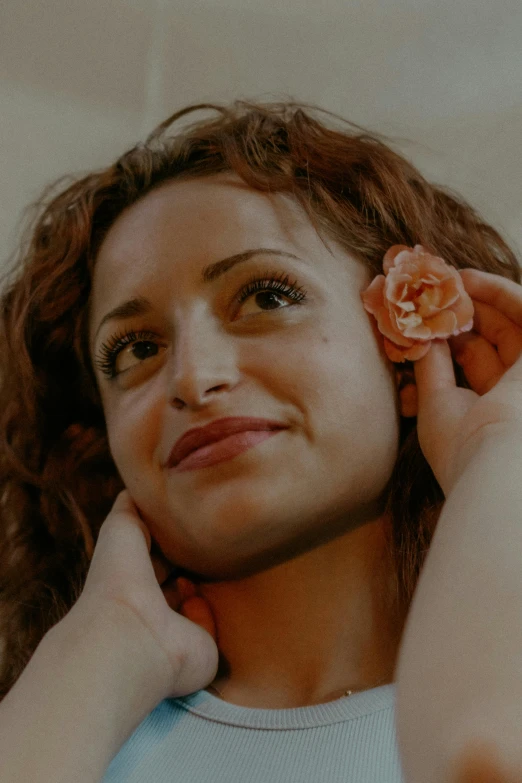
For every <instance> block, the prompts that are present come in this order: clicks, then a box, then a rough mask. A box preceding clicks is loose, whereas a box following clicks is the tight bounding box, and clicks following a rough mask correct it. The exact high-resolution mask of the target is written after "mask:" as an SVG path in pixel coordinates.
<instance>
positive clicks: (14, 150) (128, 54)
mask: <svg viewBox="0 0 522 783" xmlns="http://www.w3.org/2000/svg"><path fill="white" fill-rule="evenodd" d="M239 98H241V99H249V100H263V101H266V100H285V99H292V100H296V101H309V102H312V103H317V104H319V105H320V106H322V107H323V108H325V109H328V110H330V111H333V112H336V113H338V114H341V115H342V116H343V117H345V118H346V119H348V120H351V121H353V122H356V123H358V124H361V125H364V126H365V127H367V128H368V129H370V130H376V131H378V132H380V133H384V134H386V135H389V136H391V137H392V138H394V139H395V148H396V149H397V150H398V151H399V152H402V153H403V154H404V155H405V156H406V157H407V158H409V159H410V160H411V161H412V162H413V163H414V164H416V165H417V166H418V168H419V169H420V170H421V172H422V173H423V174H424V176H425V177H427V178H428V179H430V180H431V181H433V182H436V183H439V184H444V185H446V186H448V187H450V188H451V189H453V190H454V191H456V192H457V193H459V194H461V195H462V196H464V198H466V199H467V200H468V201H469V202H470V203H471V204H472V205H473V206H475V207H476V208H477V209H478V210H479V211H480V212H481V213H482V215H483V216H484V217H485V218H486V219H487V220H488V221H489V222H491V223H492V224H493V225H494V226H495V227H496V228H497V230H499V231H500V232H501V233H502V234H503V236H504V237H505V239H507V241H508V242H509V243H510V244H511V245H512V247H513V248H514V250H515V252H516V253H517V254H518V257H519V258H520V257H521V255H522V252H521V251H522V221H521V216H522V186H521V171H522V166H521V142H522V2H521V0H489V2H488V1H487V0H389V2H386V0H381V1H380V2H376V0H314V2H311V0H262V1H261V2H255V0H206V2H201V0H183V1H182V2H180V1H179V0H170V1H169V0H88V2H86V0H32V2H22V1H21V0H1V1H0V166H1V168H0V170H1V177H0V268H1V266H2V265H3V264H5V263H6V259H7V258H8V256H9V255H10V253H11V252H12V251H13V249H14V247H15V245H16V243H17V241H18V236H19V230H20V219H21V216H22V211H23V209H24V207H25V206H26V205H27V204H29V202H31V201H32V200H33V199H35V198H37V197H38V195H39V193H40V192H41V190H42V188H43V187H44V186H45V185H46V184H48V183H50V182H51V181H53V180H54V179H56V178H57V177H59V176H61V175H64V174H69V173H73V174H82V173H84V172H86V171H87V170H89V169H90V168H93V167H95V168H96V167H102V166H105V165H107V164H109V163H111V162H112V160H113V159H114V158H115V156H118V155H119V154H121V153H122V152H123V151H124V150H126V149H127V148H129V147H131V146H133V145H134V143H135V142H137V141H139V140H140V139H143V138H144V137H145V135H146V134H147V132H149V131H150V130H151V129H152V128H153V127H154V125H156V124H157V123H158V122H160V121H161V120H162V119H164V118H165V117H167V116H168V115H170V114H172V113H173V112H174V111H176V110H179V109H181V108H183V107H184V106H186V105H188V104H189V103H198V102H204V101H210V102H218V103H222V102H227V101H232V100H234V99H239ZM206 116H211V115H210V113H209V114H208V115H206ZM204 117H205V114H204V113H203V112H198V113H195V114H194V115H192V121H194V120H197V119H203V118H204Z"/></svg>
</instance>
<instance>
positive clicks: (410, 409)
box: [399, 383, 418, 419]
mask: <svg viewBox="0 0 522 783" xmlns="http://www.w3.org/2000/svg"><path fill="white" fill-rule="evenodd" d="M399 399H400V401H401V416H404V418H406V419H409V418H412V417H414V416H416V415H417V411H418V399H417V386H416V385H415V384H414V383H408V385H407V386H403V388H402V389H401V390H400V391H399Z"/></svg>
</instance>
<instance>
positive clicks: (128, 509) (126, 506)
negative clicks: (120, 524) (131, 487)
mask: <svg viewBox="0 0 522 783" xmlns="http://www.w3.org/2000/svg"><path fill="white" fill-rule="evenodd" d="M120 513H121V514H126V515H128V516H129V518H132V519H133V521H134V524H135V526H137V527H138V528H139V529H140V530H141V532H142V533H143V535H144V536H145V541H146V543H147V549H148V551H149V552H150V550H151V547H152V537H151V535H150V530H149V529H148V527H147V525H146V524H145V522H144V521H143V519H142V518H141V516H140V513H139V511H138V508H137V506H136V504H135V503H134V501H133V499H132V497H131V495H130V492H129V491H128V490H127V489H123V490H122V491H121V492H119V493H118V495H117V496H116V500H115V501H114V503H113V506H112V509H111V510H110V512H109V517H112V516H113V515H116V514H120ZM109 517H108V518H109Z"/></svg>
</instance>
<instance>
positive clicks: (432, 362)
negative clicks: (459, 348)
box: [413, 340, 457, 408]
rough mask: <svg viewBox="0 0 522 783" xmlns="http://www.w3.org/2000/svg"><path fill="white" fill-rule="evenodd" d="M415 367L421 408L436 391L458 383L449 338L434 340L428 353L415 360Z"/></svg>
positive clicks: (453, 386)
mask: <svg viewBox="0 0 522 783" xmlns="http://www.w3.org/2000/svg"><path fill="white" fill-rule="evenodd" d="M413 369H414V372H415V383H416V385H417V396H418V401H419V408H420V407H421V406H422V405H423V402H424V401H425V400H429V398H430V397H431V395H433V393H434V392H436V391H438V390H441V389H448V388H455V387H456V385H457V381H456V378H455V370H454V369H453V362H452V359H451V351H450V348H449V345H448V341H447V340H433V341H432V343H431V345H430V349H429V351H428V353H427V354H426V355H425V356H423V357H422V359H418V360H417V361H415V362H413Z"/></svg>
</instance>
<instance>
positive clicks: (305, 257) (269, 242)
mask: <svg viewBox="0 0 522 783" xmlns="http://www.w3.org/2000/svg"><path fill="white" fill-rule="evenodd" d="M328 244H329V245H330V247H331V248H332V250H331V251H329V250H328V249H327V248H326V247H325V246H324V245H323V243H322V242H321V240H320V239H319V237H318V235H317V234H316V232H315V229H314V228H313V226H312V225H311V223H310V222H309V221H308V218H307V216H306V214H305V213H304V212H303V211H302V210H301V208H300V206H299V205H298V204H297V202H295V201H294V200H293V199H292V198H291V197H290V196H288V195H283V194H281V193H276V194H265V193H261V192H258V191H255V190H251V189H250V188H248V187H247V186H246V185H245V183H243V182H242V180H240V179H239V178H238V177H237V176H236V175H234V174H230V173H227V174H220V175H214V176H211V177H207V178H205V179H199V180H187V181H184V182H169V183H166V184H165V185H163V186H162V187H161V188H159V189H158V190H156V191H153V192H151V193H149V194H148V195H147V196H145V197H144V198H143V199H142V200H141V201H139V202H138V203H136V204H134V205H133V206H132V207H130V208H128V209H127V210H126V211H125V212H124V213H123V214H122V215H120V217H119V218H118V219H117V221H116V222H115V223H114V225H113V226H112V227H111V229H110V231H109V232H108V234H107V236H106V238H105V240H104V242H103V244H102V246H101V248H100V252H99V255H98V258H97V262H96V268H95V274H94V280H93V292H92V300H91V311H90V344H91V352H92V357H93V360H94V361H95V362H96V361H98V362H100V361H101V362H102V363H104V364H105V367H104V368H103V370H101V369H98V368H97V369H96V374H97V378H98V383H99V388H100V392H101V397H102V401H103V407H104V411H105V417H106V424H107V431H108V437H109V444H110V448H111V453H112V456H113V459H114V461H115V464H116V466H117V468H118V470H119V473H120V476H121V478H122V480H123V481H124V483H125V486H126V487H127V489H128V490H129V492H130V494H131V496H132V497H133V499H134V501H135V502H136V504H137V506H138V508H139V510H140V512H141V514H142V516H143V518H144V519H145V521H146V522H147V524H148V526H149V529H150V531H151V534H152V537H153V538H154V539H155V540H156V542H157V543H158V544H159V546H160V548H161V549H162V551H163V553H164V554H165V555H166V556H167V557H168V559H169V560H170V561H171V562H173V563H175V564H176V565H178V566H182V567H184V568H186V569H188V570H190V571H193V572H194V573H196V574H199V575H201V577H202V578H204V577H207V578H218V579H220V580H221V579H232V578H239V577H241V576H247V575H249V574H250V573H254V572H256V571H258V570H262V569H264V568H269V567H272V566H273V565H276V564H277V563H279V562H283V561H284V560H287V559H290V558H292V557H295V556H296V555H298V554H301V553H302V552H304V551H308V550H310V549H312V548H314V547H316V546H318V545H320V544H321V543H324V542H326V541H328V540H331V539H332V538H334V537H336V536H339V535H342V534H343V533H346V532H348V531H349V530H351V529H354V528H356V527H358V526H360V525H362V524H364V523H365V522H367V521H372V520H375V519H376V518H377V517H378V516H379V514H382V506H381V504H380V502H379V501H380V498H381V496H382V492H383V490H384V489H385V486H386V484H387V482H388V480H389V478H390V475H391V472H392V470H393V466H394V463H395V460H396V457H397V450H398V438H399V403H398V395H397V391H396V386H395V379H394V372H393V365H392V364H391V362H390V361H389V360H388V359H387V357H386V356H385V354H384V351H383V350H382V344H381V342H380V339H379V338H380V336H379V335H378V332H377V331H376V328H375V327H374V326H373V324H372V321H371V318H370V316H369V315H368V314H367V313H366V311H365V310H364V308H363V305H362V302H361V299H360V291H361V290H363V289H364V288H366V287H367V285H368V284H369V282H370V280H371V277H370V273H369V272H368V271H367V270H366V269H365V268H364V267H363V266H362V265H361V264H360V263H358V262H356V261H355V260H354V259H353V258H352V257H350V256H349V255H348V254H347V253H346V252H345V251H343V250H342V249H341V248H340V247H339V246H338V245H337V244H336V243H333V242H332V241H329V242H328ZM255 248H268V249H270V250H272V251H276V252H275V253H272V254H270V255H268V254H266V253H265V254H263V253H257V254H253V255H252V256H251V257H250V258H249V259H248V260H244V261H242V262H241V263H238V264H236V265H234V266H230V268H228V270H226V271H223V270H222V273H221V274H219V275H214V276H213V277H212V279H207V280H205V281H203V279H202V275H203V270H204V269H205V268H206V267H207V266H209V265H212V264H215V263H217V262H220V261H222V260H223V259H225V258H228V257H230V256H234V255H236V254H239V253H244V252H245V251H247V250H251V249H255ZM285 253H290V254H293V256H295V258H294V257H290V256H287V255H285ZM255 280H259V281H261V282H262V283H264V285H258V284H257V285H256V286H255V287H254V289H253V291H252V290H251V291H249V289H248V284H249V283H251V282H252V281H255ZM270 280H272V282H270ZM274 285H275V286H276V288H275V290H272V291H270V288H271V286H272V287H273V286H274ZM131 300H139V302H138V305H136V303H134V306H128V307H127V308H126V311H127V312H126V314H122V313H121V312H120V314H119V315H118V314H113V316H112V317H111V318H109V319H108V320H105V317H106V316H107V315H108V314H109V313H110V311H112V310H114V309H115V308H117V307H121V306H122V305H125V303H128V302H129V301H131ZM240 300H242V301H240ZM102 321H104V322H103V324H102V325H100V324H101V322H102ZM117 338H122V343H123V348H122V343H120V344H119V345H116V346H115V342H116V339H117ZM104 345H105V349H104V347H103V346H104ZM114 346H115V350H116V351H118V349H119V348H122V350H120V352H119V353H118V354H117V355H114V353H113V354H109V353H108V352H107V348H109V349H110V348H112V347H114ZM111 374H114V377H109V375H111ZM229 416H253V417H261V418H267V419H273V420H277V421H280V422H281V423H282V424H283V425H285V426H286V429H282V430H281V431H279V432H278V433H277V434H275V435H273V436H271V437H269V438H268V439H266V440H264V441H263V442H261V443H259V444H258V445H256V446H254V447H253V448H250V449H248V450H247V451H244V452H243V453H241V454H239V455H237V456H235V457H233V458H232V459H228V460H226V461H223V462H219V463H217V464H215V465H210V466H207V467H203V468H200V469H197V470H186V471H183V472H179V471H177V470H175V469H173V468H168V467H166V464H165V463H166V462H167V459H168V457H169V454H170V452H171V449H172V447H173V446H174V444H175V442H176V441H177V440H178V438H179V437H180V436H181V435H182V434H183V433H184V432H186V431H187V430H188V429H190V428H192V427H197V426H200V425H204V424H207V423H208V422H211V421H214V420H215V419H220V418H223V417H229Z"/></svg>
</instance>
